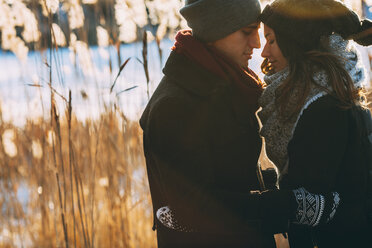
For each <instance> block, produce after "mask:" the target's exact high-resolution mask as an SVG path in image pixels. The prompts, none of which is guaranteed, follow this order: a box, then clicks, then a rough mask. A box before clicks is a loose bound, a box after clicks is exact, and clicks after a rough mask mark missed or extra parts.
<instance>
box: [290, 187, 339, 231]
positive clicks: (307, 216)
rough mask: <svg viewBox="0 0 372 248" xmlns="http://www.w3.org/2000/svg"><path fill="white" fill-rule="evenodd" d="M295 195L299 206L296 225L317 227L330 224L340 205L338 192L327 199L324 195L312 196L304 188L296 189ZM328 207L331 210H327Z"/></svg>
mask: <svg viewBox="0 0 372 248" xmlns="http://www.w3.org/2000/svg"><path fill="white" fill-rule="evenodd" d="M293 193H294V195H295V198H296V202H297V204H298V205H297V211H296V221H294V223H295V224H300V225H307V226H312V227H315V226H318V225H319V224H320V223H323V222H325V223H328V222H329V221H331V220H332V218H333V217H334V215H335V213H336V210H337V207H338V205H339V204H340V196H339V194H338V193H337V192H332V194H331V197H327V199H326V198H325V197H324V196H323V195H320V194H312V193H310V192H308V191H307V190H306V189H304V188H298V189H295V190H293ZM326 202H327V204H326ZM326 206H330V208H331V209H329V210H326Z"/></svg>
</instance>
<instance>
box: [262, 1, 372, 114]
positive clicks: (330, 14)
mask: <svg viewBox="0 0 372 248" xmlns="http://www.w3.org/2000/svg"><path fill="white" fill-rule="evenodd" d="M260 20H261V21H262V22H263V23H264V24H266V25H267V26H269V27H270V28H272V29H273V31H274V33H275V37H276V42H277V44H278V46H279V48H280V50H281V51H282V54H283V55H284V57H285V58H286V59H287V60H288V66H289V75H288V77H287V79H286V80H285V81H284V82H283V83H282V84H281V85H280V86H279V87H278V89H277V91H276V94H277V97H276V101H277V106H278V107H279V110H280V111H281V112H282V114H283V116H284V117H285V118H291V117H292V116H294V115H295V114H296V113H298V112H299V111H300V110H301V108H302V106H303V105H304V104H305V101H306V98H307V96H308V95H309V93H310V88H311V85H312V84H315V85H317V86H318V87H320V88H323V89H324V90H325V91H327V92H328V93H329V94H330V95H333V96H334V97H335V98H337V99H338V100H339V102H340V105H341V107H343V108H350V107H352V106H353V105H354V104H358V103H359V102H360V100H361V99H365V98H364V97H363V94H362V91H361V90H360V89H357V88H356V87H355V86H354V83H353V80H352V79H351V77H350V75H349V74H348V72H347V71H346V69H345V67H344V63H345V62H346V61H343V58H341V57H338V56H337V55H335V54H332V53H330V52H327V49H326V48H325V47H323V46H324V45H323V44H322V42H320V41H321V38H322V37H330V35H331V34H333V33H334V32H336V33H338V34H340V35H341V36H342V38H344V39H354V40H355V41H356V42H358V43H359V44H361V45H370V44H371V43H372V41H371V40H372V39H371V37H372V35H371V31H372V25H371V22H370V21H368V20H365V21H363V22H360V20H359V17H358V16H357V15H356V13H355V12H353V11H352V10H350V9H348V8H347V7H346V6H345V5H343V4H342V3H340V2H337V1H334V0H323V1H315V0H275V1H274V2H273V3H272V4H270V5H267V6H266V7H265V9H264V10H263V12H262V14H261V16H260ZM261 70H262V72H263V73H265V74H268V73H271V72H272V68H271V65H270V63H268V60H264V62H263V63H262V65H261ZM319 70H324V71H325V72H326V74H327V76H328V80H329V84H330V85H329V86H330V87H331V90H330V89H327V88H324V87H322V86H321V85H319V84H317V82H316V81H315V80H314V79H313V75H314V73H315V72H317V71H319ZM295 84H296V87H300V88H301V89H302V90H301V92H300V94H299V95H297V96H293V95H292V89H293V88H294V85H295ZM299 84H300V85H299ZM290 97H297V98H298V99H296V100H297V102H298V105H297V106H296V108H295V109H294V110H291V111H289V110H287V109H286V106H287V103H288V99H289V98H290ZM288 111H289V112H288Z"/></svg>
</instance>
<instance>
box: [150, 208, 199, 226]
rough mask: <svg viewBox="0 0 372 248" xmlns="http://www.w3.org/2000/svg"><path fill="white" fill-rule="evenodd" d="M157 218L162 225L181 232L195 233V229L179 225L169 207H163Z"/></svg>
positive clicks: (157, 213)
mask: <svg viewBox="0 0 372 248" xmlns="http://www.w3.org/2000/svg"><path fill="white" fill-rule="evenodd" d="M156 217H157V219H158V220H159V221H160V223H161V224H162V225H164V226H165V227H168V228H169V229H173V230H175V231H179V232H194V231H195V230H193V228H190V227H186V226H184V225H181V224H179V223H178V221H177V219H176V217H175V214H174V211H172V210H171V209H170V208H169V207H168V206H165V207H161V208H159V209H158V211H156Z"/></svg>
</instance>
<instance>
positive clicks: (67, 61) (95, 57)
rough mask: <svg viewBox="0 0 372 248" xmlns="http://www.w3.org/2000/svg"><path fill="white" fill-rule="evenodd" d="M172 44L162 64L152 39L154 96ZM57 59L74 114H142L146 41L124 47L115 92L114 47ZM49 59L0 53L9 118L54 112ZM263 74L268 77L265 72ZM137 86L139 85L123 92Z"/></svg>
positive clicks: (256, 57) (1, 96)
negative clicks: (112, 109) (116, 110)
mask: <svg viewBox="0 0 372 248" xmlns="http://www.w3.org/2000/svg"><path fill="white" fill-rule="evenodd" d="M261 44H264V41H261ZM172 45H173V41H171V40H169V39H167V40H163V41H162V42H161V44H160V47H161V49H162V51H163V59H162V63H160V59H159V58H160V57H159V52H158V47H157V45H156V43H155V42H151V43H149V46H148V64H149V76H150V84H149V91H150V94H151V93H152V92H153V91H154V89H155V88H156V86H157V84H158V83H159V81H160V79H161V77H162V75H163V74H162V71H161V69H162V67H163V66H164V64H165V61H166V59H167V57H168V56H169V53H170V48H171V47H172ZM260 54H261V49H258V50H257V49H255V50H254V54H253V58H252V59H251V60H250V62H249V66H250V67H251V68H252V69H253V70H254V71H256V72H260V64H261V62H262V58H261V56H260ZM365 56H366V54H365ZM52 57H53V60H52V63H51V67H52V87H53V88H54V89H55V90H56V92H58V93H59V94H60V95H62V96H64V97H65V98H66V99H67V98H68V90H69V89H70V90H71V91H72V102H73V113H74V114H75V115H76V116H77V117H78V118H79V119H81V120H83V119H86V118H97V117H98V116H99V114H100V113H101V112H102V111H104V109H105V108H104V106H111V104H112V103H116V104H118V105H119V106H120V108H121V109H122V110H123V112H124V114H125V115H126V116H127V117H129V118H130V119H132V120H137V119H138V118H139V116H140V114H141V112H142V110H143V108H144V107H145V106H146V103H147V101H148V97H147V83H146V76H145V73H144V69H143V66H142V64H141V63H140V62H139V61H138V60H142V43H141V42H139V43H133V44H128V45H121V47H120V57H121V63H123V62H124V61H125V60H126V59H128V58H131V59H130V61H129V62H128V64H127V65H126V67H125V68H124V69H123V71H122V72H121V74H120V76H119V78H118V80H117V82H116V85H115V87H114V89H113V92H111V93H110V88H111V86H112V84H113V82H114V79H115V77H116V75H117V73H118V70H119V66H118V56H117V51H116V49H115V48H114V47H107V48H98V47H90V48H89V52H87V54H85V57H84V58H83V56H82V55H81V56H80V57H79V56H77V57H75V56H74V53H73V52H72V51H71V50H69V49H68V48H60V49H58V51H56V52H55V54H54V55H53V56H52ZM110 58H111V71H110ZM365 59H366V58H365ZM49 61H50V58H49V51H48V50H45V51H43V52H30V53H29V55H28V59H27V61H26V62H25V63H21V62H20V61H19V60H18V59H17V58H16V57H15V56H14V55H13V54H12V53H9V52H2V51H0V102H1V110H2V115H3V119H4V120H5V121H12V122H13V123H15V124H17V125H22V124H23V123H24V121H25V117H37V116H44V117H48V116H49V109H50V108H49V106H50V89H49V86H48V82H49V77H50V76H49V67H48V66H49V64H50V62H49ZM74 61H76V66H75V63H74ZM56 68H58V70H57V69H56ZM259 75H260V76H261V77H262V76H263V75H262V74H261V73H259ZM30 85H40V87H35V86H30ZM132 87H135V88H133V89H131V90H129V91H124V90H125V89H129V88H132ZM123 91H124V92H123ZM56 99H57V103H58V106H59V110H60V112H61V113H64V110H65V107H66V102H65V101H64V100H62V99H63V98H62V97H60V96H56Z"/></svg>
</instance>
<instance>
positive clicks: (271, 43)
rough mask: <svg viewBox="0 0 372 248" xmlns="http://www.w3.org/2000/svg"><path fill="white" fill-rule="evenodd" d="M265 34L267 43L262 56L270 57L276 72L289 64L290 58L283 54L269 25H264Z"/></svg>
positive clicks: (269, 60)
mask: <svg viewBox="0 0 372 248" xmlns="http://www.w3.org/2000/svg"><path fill="white" fill-rule="evenodd" d="M264 35H265V39H266V44H265V46H264V48H263V50H262V53H261V56H262V57H264V58H266V59H268V62H269V63H270V64H271V67H272V69H273V70H274V72H278V71H281V70H283V69H284V68H286V67H287V66H288V60H287V59H286V58H285V57H284V56H283V54H282V51H281V50H280V48H279V46H278V43H277V42H276V38H275V33H274V31H273V30H272V29H271V28H270V27H269V26H267V25H264Z"/></svg>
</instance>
